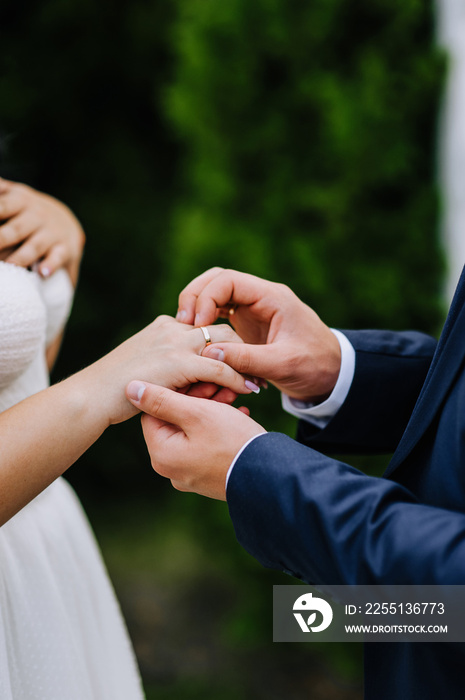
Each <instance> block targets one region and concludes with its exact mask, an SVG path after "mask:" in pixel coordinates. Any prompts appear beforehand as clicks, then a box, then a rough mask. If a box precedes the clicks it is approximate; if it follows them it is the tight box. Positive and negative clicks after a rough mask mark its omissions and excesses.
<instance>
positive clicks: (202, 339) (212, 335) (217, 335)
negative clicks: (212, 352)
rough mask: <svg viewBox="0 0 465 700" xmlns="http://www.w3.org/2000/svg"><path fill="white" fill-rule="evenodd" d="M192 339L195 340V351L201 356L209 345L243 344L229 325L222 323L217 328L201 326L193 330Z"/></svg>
mask: <svg viewBox="0 0 465 700" xmlns="http://www.w3.org/2000/svg"><path fill="white" fill-rule="evenodd" d="M190 332H191V334H192V335H191V337H192V338H193V339H194V338H195V340H194V341H193V342H195V346H194V347H195V349H196V351H197V352H198V354H199V355H200V354H201V353H202V352H203V351H204V350H205V347H206V346H207V345H210V344H213V343H242V342H243V341H242V338H240V337H239V336H238V335H237V333H236V332H235V331H234V330H233V329H232V328H231V326H229V325H228V324H227V323H221V324H218V325H215V326H201V327H199V328H193V329H192V330H191V331H190Z"/></svg>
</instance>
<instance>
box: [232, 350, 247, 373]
mask: <svg viewBox="0 0 465 700" xmlns="http://www.w3.org/2000/svg"><path fill="white" fill-rule="evenodd" d="M235 367H236V369H237V371H238V372H240V374H248V373H249V371H250V356H249V354H248V353H247V352H241V353H240V354H239V355H238V357H237V362H236V363H235Z"/></svg>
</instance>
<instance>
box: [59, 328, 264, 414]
mask: <svg viewBox="0 0 465 700" xmlns="http://www.w3.org/2000/svg"><path fill="white" fill-rule="evenodd" d="M208 331H209V333H210V336H211V338H212V342H214V343H217V342H223V343H225V342H236V343H237V342H238V341H240V339H239V338H238V336H237V335H236V333H235V332H234V331H233V330H232V328H231V327H230V326H228V325H215V326H209V327H208ZM204 348H205V337H204V335H203V332H202V330H201V329H200V328H193V327H192V326H188V325H186V324H182V323H178V322H177V321H176V320H175V319H173V318H171V317H170V316H159V317H158V318H157V319H156V320H155V321H153V322H152V323H151V324H150V325H149V326H147V327H146V328H144V329H143V330H142V331H140V332H139V333H137V334H136V335H134V336H132V337H131V338H129V339H128V340H126V341H125V342H124V343H122V344H121V345H119V346H118V347H117V348H116V349H115V350H113V351H112V352H110V353H109V354H108V355H106V356H105V357H103V358H102V359H101V360H98V361H97V362H95V363H94V364H93V365H91V366H90V367H88V368H87V369H85V370H82V371H81V372H79V373H78V374H77V375H75V377H74V378H71V379H70V380H67V381H70V382H73V384H74V386H75V387H76V388H77V390H78V392H79V396H80V397H81V401H82V402H83V404H84V405H85V406H87V407H88V409H89V410H95V411H99V412H100V413H99V415H98V416H96V419H98V420H101V419H102V416H103V420H104V421H105V422H106V423H107V424H108V425H110V424H114V423H120V422H122V421H124V420H127V419H128V418H130V417H131V416H133V415H134V414H135V413H136V410H135V409H134V406H133V405H132V404H130V403H129V401H128V400H127V399H126V397H125V388H126V385H127V384H128V383H129V382H130V381H131V380H132V379H134V378H137V379H141V380H143V381H147V382H152V383H155V384H158V385H161V386H165V387H167V388H169V389H174V390H184V391H185V390H186V389H187V390H188V389H189V387H191V385H193V384H197V383H198V382H202V383H205V386H206V387H210V388H209V389H207V392H210V393H212V392H211V386H212V385H215V386H216V387H218V388H219V387H226V388H227V390H228V392H229V394H227V395H226V398H224V397H225V393H224V391H223V392H222V390H219V391H218V397H216V398H219V400H226V401H227V402H229V401H230V400H232V399H230V397H231V396H232V393H233V394H250V393H251V392H255V393H256V392H257V390H258V387H257V386H256V385H255V384H253V382H251V381H250V380H249V379H248V378H247V377H243V376H242V375H241V374H239V373H238V372H236V371H235V370H233V369H232V368H231V367H229V366H228V365H227V364H225V363H224V362H221V361H219V360H213V359H211V358H206V357H202V356H201V353H202V350H203V349H204ZM231 392H232V393H231ZM91 396H93V397H94V399H96V402H95V401H91V398H90V397H91ZM92 404H94V406H92ZM102 412H103V413H102Z"/></svg>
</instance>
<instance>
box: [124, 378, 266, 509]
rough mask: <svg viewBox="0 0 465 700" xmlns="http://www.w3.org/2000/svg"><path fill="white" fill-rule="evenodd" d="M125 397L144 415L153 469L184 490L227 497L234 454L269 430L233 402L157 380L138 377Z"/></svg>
mask: <svg viewBox="0 0 465 700" xmlns="http://www.w3.org/2000/svg"><path fill="white" fill-rule="evenodd" d="M126 396H127V397H128V399H129V400H130V401H131V402H132V403H133V404H134V406H136V408H138V409H139V410H140V411H142V412H143V414H144V415H143V416H142V429H143V431H144V437H145V441H146V443H147V448H148V451H149V454H150V458H151V461H152V467H153V468H154V469H155V471H156V472H158V473H159V474H161V475H162V476H164V477H166V478H168V479H170V480H171V483H172V485H173V486H174V488H176V489H178V490H179V491H192V492H194V493H198V494H200V495H202V496H208V497H210V498H216V499H219V500H226V475H227V472H228V469H229V467H230V465H231V463H232V461H233V459H234V457H235V456H236V454H237V453H238V452H239V450H240V449H241V447H242V446H243V445H245V443H246V442H247V441H248V440H249V439H250V438H252V437H253V436H254V435H259V434H260V433H265V432H266V431H265V430H264V428H262V427H261V425H259V424H258V423H255V421H253V420H252V419H251V418H249V417H248V415H246V413H245V412H242V411H241V410H238V409H236V408H233V407H232V406H228V405H226V404H222V403H217V402H215V401H209V400H208V399H199V398H196V397H193V396H186V395H184V394H180V393H177V392H175V391H171V390H170V389H165V388H163V387H160V386H156V385H155V384H149V383H147V382H139V381H133V382H131V383H130V384H129V385H128V387H127V389H126Z"/></svg>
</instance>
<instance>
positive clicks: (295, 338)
mask: <svg viewBox="0 0 465 700" xmlns="http://www.w3.org/2000/svg"><path fill="white" fill-rule="evenodd" d="M219 316H227V317H229V321H230V322H231V324H232V326H233V327H234V329H235V331H236V332H237V333H238V334H239V335H240V337H241V338H242V339H243V341H244V343H243V344H238V343H228V344H226V343H216V344H212V345H209V346H208V347H207V348H205V350H204V351H203V353H202V354H203V356H204V357H210V358H212V359H216V360H222V361H224V362H226V363H227V364H229V365H230V366H231V367H233V368H234V369H235V370H236V371H238V372H241V373H245V374H249V375H251V376H255V377H261V378H263V379H268V380H269V381H271V382H272V383H273V384H275V386H277V387H278V389H280V390H281V391H283V392H284V393H286V394H288V395H289V396H291V397H293V398H296V399H300V400H303V401H314V402H318V401H322V400H324V399H325V398H327V397H328V396H329V394H330V393H331V392H332V390H333V388H334V386H335V384H336V381H337V378H338V376H339V370H340V365H341V352H340V346H339V341H338V340H337V338H336V337H335V335H334V334H333V333H332V332H331V330H330V329H329V328H328V326H326V325H325V324H324V323H323V322H322V321H321V319H320V318H319V317H318V316H317V314H316V313H315V312H314V311H313V310H312V309H311V308H310V307H309V306H307V305H306V304H304V303H303V302H302V301H300V299H299V298H298V297H297V296H296V295H295V294H294V292H292V291H291V289H289V287H286V286H285V285H283V284H276V283H274V282H268V281H266V280H263V279H260V278H259V277H254V276H253V275H248V274H245V273H242V272H236V271H234V270H223V269H222V268H213V269H211V270H208V271H207V272H205V273H204V274H203V275H200V277H197V278H196V279H194V280H193V281H192V282H191V283H190V284H189V285H187V287H186V288H185V289H184V290H183V292H181V294H180V296H179V310H178V314H177V316H176V318H177V319H178V320H179V321H182V322H183V323H192V324H194V325H196V326H204V325H207V324H211V323H213V322H214V321H215V320H216V319H217V318H218V317H219Z"/></svg>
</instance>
